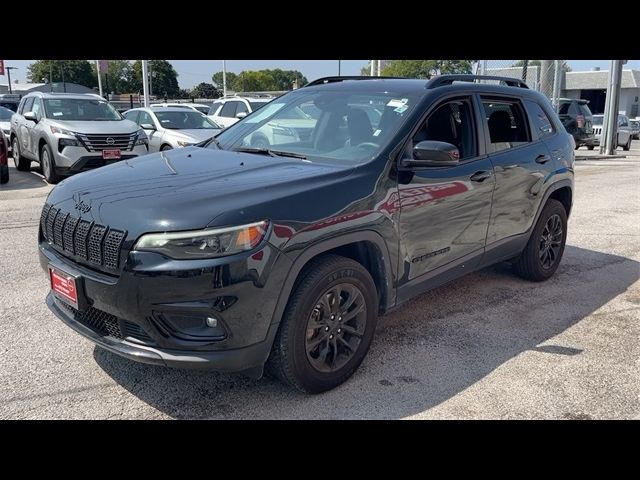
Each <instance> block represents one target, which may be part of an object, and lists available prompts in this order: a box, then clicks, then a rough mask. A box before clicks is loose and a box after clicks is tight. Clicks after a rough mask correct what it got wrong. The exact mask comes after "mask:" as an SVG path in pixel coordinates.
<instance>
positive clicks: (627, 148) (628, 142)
mask: <svg viewBox="0 0 640 480" xmlns="http://www.w3.org/2000/svg"><path fill="white" fill-rule="evenodd" d="M630 148H631V135H629V140H627V143H626V144H625V145H624V146H623V147H622V149H623V150H624V151H625V152H628V151H629V149H630Z"/></svg>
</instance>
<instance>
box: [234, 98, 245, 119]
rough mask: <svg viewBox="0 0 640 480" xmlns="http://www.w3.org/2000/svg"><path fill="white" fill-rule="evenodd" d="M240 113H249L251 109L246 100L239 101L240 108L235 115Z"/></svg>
mask: <svg viewBox="0 0 640 480" xmlns="http://www.w3.org/2000/svg"><path fill="white" fill-rule="evenodd" d="M239 113H246V114H249V109H248V108H247V105H246V104H245V103H244V102H238V108H237V109H236V113H235V115H238V114H239ZM235 115H234V117H235Z"/></svg>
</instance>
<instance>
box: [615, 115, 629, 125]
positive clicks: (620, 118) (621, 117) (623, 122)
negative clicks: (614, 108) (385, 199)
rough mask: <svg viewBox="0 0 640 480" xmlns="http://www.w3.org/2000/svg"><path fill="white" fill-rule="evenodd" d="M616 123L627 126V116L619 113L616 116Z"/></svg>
mask: <svg viewBox="0 0 640 480" xmlns="http://www.w3.org/2000/svg"><path fill="white" fill-rule="evenodd" d="M618 125H620V126H621V127H628V126H629V121H628V120H627V117H625V116H624V115H619V116H618Z"/></svg>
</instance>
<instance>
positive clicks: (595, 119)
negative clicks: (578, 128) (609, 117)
mask: <svg viewBox="0 0 640 480" xmlns="http://www.w3.org/2000/svg"><path fill="white" fill-rule="evenodd" d="M603 118H604V117H603V116H600V117H599V116H597V115H594V116H593V124H594V125H602V119H603Z"/></svg>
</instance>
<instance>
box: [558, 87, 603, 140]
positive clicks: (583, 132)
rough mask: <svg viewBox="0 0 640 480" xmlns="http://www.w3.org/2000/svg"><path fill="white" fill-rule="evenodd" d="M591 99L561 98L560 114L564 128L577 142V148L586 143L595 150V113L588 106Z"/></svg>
mask: <svg viewBox="0 0 640 480" xmlns="http://www.w3.org/2000/svg"><path fill="white" fill-rule="evenodd" d="M588 103H589V100H582V99H573V98H561V99H560V100H559V107H558V116H559V117H560V121H561V122H562V125H564V128H565V129H566V130H567V132H569V133H570V134H571V136H572V137H573V140H574V141H575V142H576V149H578V148H580V147H581V146H582V145H586V147H587V148H588V149H589V150H593V148H594V147H595V145H596V142H595V137H594V134H593V114H592V113H591V110H590V109H589V106H588Z"/></svg>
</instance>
